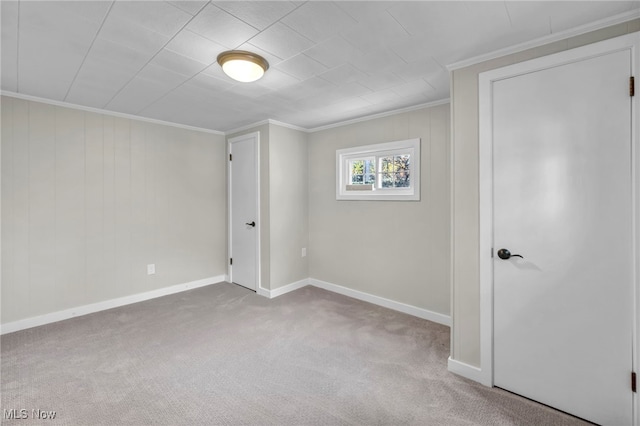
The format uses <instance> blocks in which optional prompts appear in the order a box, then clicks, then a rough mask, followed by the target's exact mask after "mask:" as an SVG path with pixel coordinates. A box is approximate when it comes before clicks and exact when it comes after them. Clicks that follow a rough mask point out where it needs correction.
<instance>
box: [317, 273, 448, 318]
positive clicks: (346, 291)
mask: <svg viewBox="0 0 640 426" xmlns="http://www.w3.org/2000/svg"><path fill="white" fill-rule="evenodd" d="M309 284H310V285H312V286H314V287H319V288H323V289H325V290H329V291H332V292H334V293H339V294H342V295H344V296H349V297H353V298H354V299H358V300H362V301H365V302H369V303H373V304H374V305H379V306H384V307H385V308H389V309H393V310H394V311H399V312H403V313H405V314H409V315H413V316H415V317H418V318H422V319H426V320H429V321H433V322H436V323H438V324H442V325H446V326H449V327H451V317H450V316H449V315H444V314H440V313H438V312H433V311H430V310H428V309H423V308H418V307H417V306H412V305H407V304H406V303H402V302H396V301H395V300H391V299H385V298H384V297H380V296H374V295H373V294H369V293H364V292H362V291H358V290H353V289H351V288H348V287H343V286H341V285H337V284H332V283H328V282H326V281H320V280H317V279H315V278H309Z"/></svg>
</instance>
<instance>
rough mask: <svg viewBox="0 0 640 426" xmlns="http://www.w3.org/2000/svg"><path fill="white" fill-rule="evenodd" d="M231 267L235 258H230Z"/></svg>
mask: <svg viewBox="0 0 640 426" xmlns="http://www.w3.org/2000/svg"><path fill="white" fill-rule="evenodd" d="M229 265H233V257H230V258H229Z"/></svg>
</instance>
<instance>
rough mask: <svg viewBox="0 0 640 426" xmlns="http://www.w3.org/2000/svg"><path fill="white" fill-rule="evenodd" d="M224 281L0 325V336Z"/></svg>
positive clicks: (183, 286) (168, 289) (205, 281)
mask: <svg viewBox="0 0 640 426" xmlns="http://www.w3.org/2000/svg"><path fill="white" fill-rule="evenodd" d="M224 281H225V276H224V275H218V276H215V277H209V278H204V279H201V280H196V281H190V282H188V283H183V284H177V285H173V286H170V287H164V288H159V289H157V290H152V291H147V292H145V293H138V294H132V295H130V296H124V297H118V298H117V299H110V300H105V301H102V302H97V303H92V304H90V305H83V306H78V307H75V308H71V309H65V310H64V311H57V312H51V313H49V314H44V315H40V316H37V317H31V318H25V319H23V320H18V321H14V322H9V323H6V324H2V325H0V334H7V333H13V332H15V331H20V330H24V329H27V328H32V327H37V326H40V325H45V324H50V323H52V322H58V321H62V320H66V319H69V318H75V317H79V316H82V315H88V314H92V313H94V312H100V311H104V310H107V309H112V308H117V307H119V306H124V305H130V304H132V303H138V302H144V301H145V300H150V299H155V298H157V297H162V296H168V295H170V294H174V293H180V292H182V291H187V290H192V289H194V288H198V287H204V286H207V285H211V284H218V283H221V282H224Z"/></svg>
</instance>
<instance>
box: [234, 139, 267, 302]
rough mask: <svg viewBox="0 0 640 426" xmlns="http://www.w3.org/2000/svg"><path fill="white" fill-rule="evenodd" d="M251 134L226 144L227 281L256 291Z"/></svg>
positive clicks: (254, 175) (255, 185) (255, 160)
mask: <svg viewBox="0 0 640 426" xmlns="http://www.w3.org/2000/svg"><path fill="white" fill-rule="evenodd" d="M259 137H260V136H259V134H257V133H252V134H249V135H245V136H240V137H237V138H233V139H230V140H229V153H230V155H231V157H230V158H231V161H230V162H229V170H230V173H229V175H230V180H229V181H230V191H229V193H230V203H229V205H230V213H229V221H230V224H229V229H230V233H231V235H230V238H229V241H230V249H229V253H230V257H231V266H230V275H231V281H232V282H234V283H236V284H240V285H241V286H244V287H247V288H249V289H251V290H254V291H256V290H257V288H258V258H259V257H258V251H259V248H258V235H259V234H258V232H259V221H258V193H259V191H258V155H257V154H258V143H259Z"/></svg>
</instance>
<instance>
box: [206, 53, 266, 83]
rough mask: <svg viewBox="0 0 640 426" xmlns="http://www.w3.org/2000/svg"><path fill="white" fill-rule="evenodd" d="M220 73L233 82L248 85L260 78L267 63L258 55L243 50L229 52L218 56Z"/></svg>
mask: <svg viewBox="0 0 640 426" xmlns="http://www.w3.org/2000/svg"><path fill="white" fill-rule="evenodd" d="M218 63H219V64H220V66H221V67H222V71H224V73H225V74H226V75H228V76H229V77H231V78H232V79H234V80H237V81H241V82H243V83H250V82H252V81H256V80H258V79H259V78H260V77H262V76H263V75H264V73H265V71H266V70H267V69H269V63H268V62H267V60H266V59H264V58H263V57H262V56H260V55H256V54H255V53H251V52H246V51H244V50H229V51H226V52H222V53H221V54H219V55H218Z"/></svg>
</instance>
